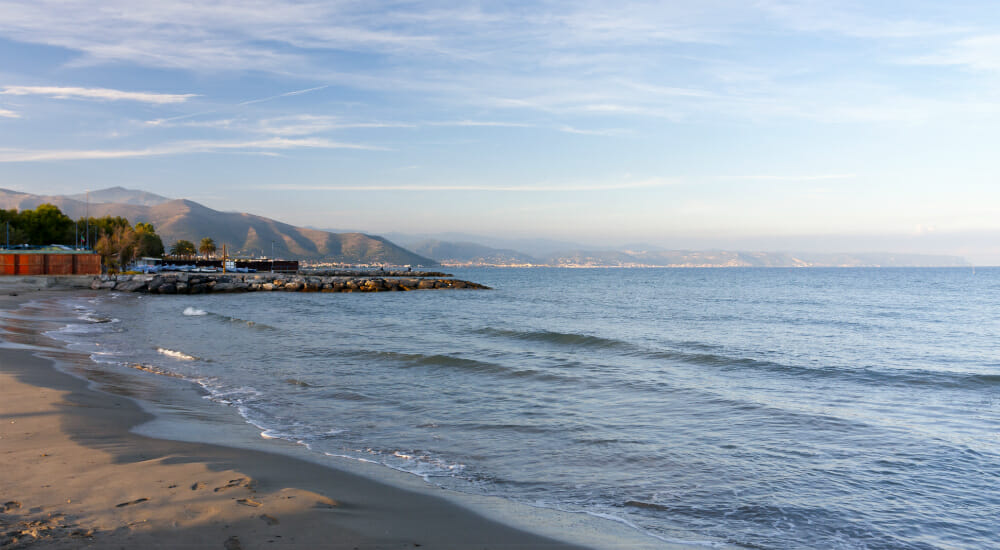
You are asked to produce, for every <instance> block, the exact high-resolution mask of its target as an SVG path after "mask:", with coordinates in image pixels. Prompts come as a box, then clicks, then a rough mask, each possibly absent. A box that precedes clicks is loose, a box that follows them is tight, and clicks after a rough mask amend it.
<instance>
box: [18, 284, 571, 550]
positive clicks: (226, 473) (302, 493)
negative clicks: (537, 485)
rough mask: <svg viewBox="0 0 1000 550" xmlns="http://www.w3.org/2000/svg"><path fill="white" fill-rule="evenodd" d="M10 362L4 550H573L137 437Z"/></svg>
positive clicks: (307, 468) (309, 467) (359, 480)
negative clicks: (490, 549)
mask: <svg viewBox="0 0 1000 550" xmlns="http://www.w3.org/2000/svg"><path fill="white" fill-rule="evenodd" d="M31 298H32V296H31V294H30V293H29V294H23V293H22V295H21V296H18V297H7V296H5V297H3V299H2V301H0V307H3V308H8V309H9V308H14V307H16V306H17V305H18V304H19V303H20V302H21V301H23V300H29V299H31ZM8 328H9V327H8ZM13 348H15V349H12V348H6V349H0V395H2V396H3V398H2V399H0V463H2V464H3V474H2V475H0V547H2V548H4V549H7V548H25V547H31V548H221V549H226V550H235V549H240V548H244V549H255V548H276V547H289V548H359V549H363V548H420V547H423V548H571V547H573V546H571V545H569V544H567V543H563V542H559V541H555V540H551V539H547V538H544V537H541V536H536V535H533V534H530V533H527V532H524V531H521V530H518V529H515V528H512V527H508V526H506V525H503V524H501V523H498V522H495V521H492V520H489V519H487V518H484V517H482V516H480V515H478V514H476V513H474V512H472V511H470V510H467V509H465V508H463V507H461V506H458V505H456V504H454V503H452V502H449V501H447V500H445V499H441V498H437V497H435V496H433V495H428V494H421V493H418V492H413V491H409V490H406V489H401V488H397V487H393V486H390V485H386V484H382V483H379V482H377V481H375V480H371V479H367V478H363V477H360V476H357V475H354V474H352V473H348V472H342V471H338V470H336V469H332V468H327V467H324V466H321V465H318V464H314V463H311V462H307V461H302V460H297V459H295V458H292V457H288V456H284V455H279V454H270V453H267V452H261V451H252V450H245V449H233V448H228V447H222V446H216V445H206V444H196V443H187V442H177V441H168V440H160V439H152V438H148V437H144V436H140V435H136V434H134V433H131V432H130V428H132V427H133V426H136V425H138V424H140V423H142V422H144V421H146V420H148V419H149V418H150V415H149V414H147V413H145V412H144V411H143V410H142V409H141V408H140V407H139V406H138V405H137V404H135V403H134V402H132V401H131V400H129V399H127V398H125V397H122V396H117V395H111V394H106V393H103V392H99V391H95V390H92V389H89V388H88V385H87V383H86V381H84V380H81V379H78V378H76V377H73V376H70V375H68V374H65V373H63V372H61V371H59V370H57V369H56V368H54V362H53V361H52V360H50V359H48V358H44V357H40V356H38V355H36V354H35V353H34V352H33V351H31V350H26V349H16V346H14V347H13Z"/></svg>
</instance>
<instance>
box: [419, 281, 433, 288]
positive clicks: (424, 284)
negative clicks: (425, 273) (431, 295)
mask: <svg viewBox="0 0 1000 550" xmlns="http://www.w3.org/2000/svg"><path fill="white" fill-rule="evenodd" d="M417 288H419V289H421V290H429V289H432V288H434V281H420V282H419V283H417Z"/></svg>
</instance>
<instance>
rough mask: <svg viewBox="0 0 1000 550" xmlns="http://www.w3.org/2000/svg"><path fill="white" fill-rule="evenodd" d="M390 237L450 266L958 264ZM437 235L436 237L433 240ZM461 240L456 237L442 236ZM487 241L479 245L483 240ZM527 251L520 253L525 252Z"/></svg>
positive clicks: (898, 257)
mask: <svg viewBox="0 0 1000 550" xmlns="http://www.w3.org/2000/svg"><path fill="white" fill-rule="evenodd" d="M390 235H391V237H392V239H393V241H395V242H398V243H400V244H402V245H403V246H405V247H407V248H408V249H410V250H412V251H414V252H416V253H417V254H421V255H424V256H428V257H431V258H434V259H435V260H437V261H438V262H440V263H442V264H443V265H449V266H456V267H458V266H491V265H534V266H550V267H960V266H968V265H971V264H969V262H968V261H966V260H965V259H964V258H961V257H959V256H949V255H940V254H938V255H934V254H899V253H888V252H859V253H817V252H794V253H793V252H740V251H732V250H669V249H662V248H658V247H656V246H654V245H649V244H636V245H630V246H628V247H627V248H625V249H620V248H596V247H587V246H586V245H581V244H578V243H569V242H564V241H553V240H549V239H519V240H512V239H498V238H491V237H482V236H473V235H464V234H443V235H437V236H435V235H415V236H411V235H406V234H400V233H393V234H390ZM434 237H438V238H434ZM449 237H451V238H457V239H461V240H458V241H452V240H446V239H447V238H449ZM484 242H485V243H488V244H482V243H484ZM525 249H528V250H531V251H532V253H525V252H524V250H525Z"/></svg>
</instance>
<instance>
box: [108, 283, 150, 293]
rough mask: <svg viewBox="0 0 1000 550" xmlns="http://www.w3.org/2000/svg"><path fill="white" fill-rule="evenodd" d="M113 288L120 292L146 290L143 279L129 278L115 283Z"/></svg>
mask: <svg viewBox="0 0 1000 550" xmlns="http://www.w3.org/2000/svg"><path fill="white" fill-rule="evenodd" d="M115 290H119V291H121V292H141V291H143V290H146V281H143V280H129V281H125V282H122V283H118V284H117V285H115Z"/></svg>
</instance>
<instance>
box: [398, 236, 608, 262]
mask: <svg viewBox="0 0 1000 550" xmlns="http://www.w3.org/2000/svg"><path fill="white" fill-rule="evenodd" d="M385 237H386V238H387V239H391V240H392V242H394V243H399V244H400V245H402V246H405V247H407V248H412V247H413V246H416V245H417V244H419V243H422V242H424V241H429V240H431V241H443V242H448V243H475V244H477V245H480V246H487V247H490V248H496V249H499V250H513V251H517V253H518V254H525V255H527V256H530V257H532V258H545V257H547V256H551V255H552V254H555V253H556V252H559V251H560V250H583V249H593V248H594V247H593V246H588V245H585V244H582V243H576V242H571V241H561V240H556V239H546V238H515V237H493V236H487V235H472V234H469V233H454V232H452V233H424V234H410V233H386V234H385Z"/></svg>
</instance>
